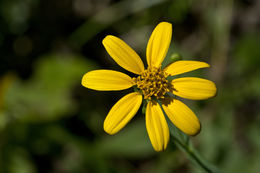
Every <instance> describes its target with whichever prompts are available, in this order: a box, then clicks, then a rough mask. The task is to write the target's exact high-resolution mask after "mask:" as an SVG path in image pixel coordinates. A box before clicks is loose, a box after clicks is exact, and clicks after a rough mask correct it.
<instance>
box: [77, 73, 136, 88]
mask: <svg viewBox="0 0 260 173" xmlns="http://www.w3.org/2000/svg"><path fill="white" fill-rule="evenodd" d="M81 83H82V85H83V86H84V87H87V88H90V89H94V90H98V91H113V90H123V89H127V88H130V87H131V86H133V81H132V78H131V77H129V76H128V75H126V74H124V73H121V72H118V71H113V70H93V71H90V72H88V73H86V74H85V75H84V76H83V78H82V82H81Z"/></svg>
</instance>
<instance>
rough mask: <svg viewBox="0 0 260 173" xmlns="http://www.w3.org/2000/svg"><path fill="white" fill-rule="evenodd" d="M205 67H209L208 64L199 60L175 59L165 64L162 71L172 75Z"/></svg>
mask: <svg viewBox="0 0 260 173" xmlns="http://www.w3.org/2000/svg"><path fill="white" fill-rule="evenodd" d="M205 67H209V64H207V63H205V62H200V61H176V62H174V63H172V64H170V65H169V66H167V67H166V68H165V69H164V71H165V72H166V73H168V74H170V75H171V76H174V75H178V74H182V73H185V72H189V71H193V70H197V69H199V68H205Z"/></svg>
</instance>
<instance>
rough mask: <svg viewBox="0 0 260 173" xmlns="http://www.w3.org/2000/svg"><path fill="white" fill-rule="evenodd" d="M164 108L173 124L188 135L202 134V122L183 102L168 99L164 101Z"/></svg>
mask: <svg viewBox="0 0 260 173" xmlns="http://www.w3.org/2000/svg"><path fill="white" fill-rule="evenodd" d="M162 107H163V110H164V111H165V113H166V114H167V116H168V117H169V119H170V120H171V122H172V123H173V124H174V125H175V126H176V127H177V128H179V129H180V130H181V131H183V132H184V133H186V134H188V135H192V136H193V135H196V134H198V133H199V132H200V122H199V120H198V118H197V117H196V115H195V114H194V113H193V112H192V110H190V109H189V108H188V106H186V105H185V104H183V103H182V102H181V101H179V100H176V99H173V98H167V99H165V100H163V102H162Z"/></svg>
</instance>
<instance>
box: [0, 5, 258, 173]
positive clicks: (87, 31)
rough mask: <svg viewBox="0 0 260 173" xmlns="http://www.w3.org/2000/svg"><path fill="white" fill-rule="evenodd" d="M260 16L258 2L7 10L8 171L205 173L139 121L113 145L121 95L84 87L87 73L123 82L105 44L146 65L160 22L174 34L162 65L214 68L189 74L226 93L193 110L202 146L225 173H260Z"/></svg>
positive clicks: (0, 88) (0, 159)
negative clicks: (110, 118)
mask: <svg viewBox="0 0 260 173" xmlns="http://www.w3.org/2000/svg"><path fill="white" fill-rule="evenodd" d="M259 12H260V1H257V0H237V1H234V0H197V1H195V0H134V1H131V0H97V1H94V0H1V1H0V52H1V55H0V60H1V62H0V172H4V173H5V172H8V173H9V172H10V173H36V172H44V173H45V172H62V173H65V172H66V173H67V172H73V173H75V172H100V173H106V172H107V173H110V172H120V173H121V172H122V173H124V172H125V173H128V172H129V173H130V172H142V173H143V172H144V173H145V172H149V173H153V172H154V173H157V172H165V173H170V172H184V173H186V172H192V173H193V172H195V173H196V172H198V173H199V172H203V171H202V170H201V169H199V168H198V167H197V166H196V165H194V164H192V163H190V162H189V160H188V159H187V158H186V155H184V154H183V153H182V152H181V151H179V150H178V149H176V146H175V145H173V142H172V141H171V142H170V144H169V147H168V148H167V150H166V151H164V152H161V153H156V152H154V150H153V149H152V146H151V144H150V141H149V139H148V135H147V132H146V129H145V122H144V116H143V114H142V113H141V110H140V111H139V112H138V114H137V115H136V117H135V118H134V119H133V120H132V121H131V122H130V123H129V124H128V125H127V126H126V127H125V128H124V129H123V130H122V131H121V132H120V133H118V134H116V135H114V136H109V135H107V134H105V132H104V131H103V129H102V126H103V120H104V118H105V116H106V114H107V112H108V111H109V109H110V108H111V107H112V105H113V104H114V103H115V102H116V101H117V100H118V99H119V98H120V97H121V96H122V95H123V94H120V93H121V92H109V93H108V92H97V91H92V90H89V89H86V88H83V87H82V86H81V77H82V76H83V74H84V73H86V72H88V71H89V70H93V69H98V68H103V69H114V70H119V71H123V69H121V68H120V67H118V66H117V65H116V63H115V62H113V60H112V59H111V58H110V57H109V55H108V54H107V53H106V51H105V49H104V48H103V47H102V39H103V38H104V37H105V36H106V35H108V34H112V35H116V36H118V37H120V38H122V39H123V40H125V41H126V42H127V43H129V44H130V45H131V46H132V47H133V48H134V49H135V50H137V52H138V53H139V54H140V55H141V57H142V59H145V48H146V44H147V41H148V38H149V35H150V33H151V31H152V29H153V28H154V27H155V26H156V25H157V24H158V23H159V22H160V21H168V22H171V23H172V24H173V42H172V44H171V46H170V50H169V53H168V55H167V58H166V60H165V62H164V65H166V64H168V63H169V62H171V61H173V60H176V58H179V55H181V57H182V58H183V59H185V60H191V59H194V60H199V61H206V62H208V63H210V64H211V68H209V69H203V70H199V71H195V72H191V73H189V74H188V75H189V76H192V75H194V76H195V75H196V76H201V77H204V78H209V79H211V80H213V81H215V82H216V84H217V87H218V95H217V96H216V97H215V98H212V99H210V100H207V101H199V102H196V103H195V102H192V101H186V100H185V101H184V102H185V103H186V104H188V105H189V106H190V107H191V108H192V109H193V111H194V112H195V113H196V114H197V115H198V117H199V119H200V120H201V124H202V131H201V133H200V134H199V135H198V136H196V137H194V138H193V137H192V138H191V141H192V142H193V143H194V146H193V147H194V148H197V149H198V150H199V151H200V152H201V155H202V157H204V158H205V159H206V160H209V161H210V162H212V163H214V164H215V165H217V166H218V167H219V168H220V169H222V170H223V172H229V173H233V172H236V173H239V172H241V173H242V172H248V173H256V172H259V170H260V165H259V162H260V138H259V131H260V111H259V109H258V108H259V106H260V99H259V98H260V87H259V86H260V70H259V65H260V49H259V45H260V32H259V31H260V28H259V26H260V18H259V15H260V14H259ZM176 55H178V56H177V57H176ZM171 132H172V133H178V130H177V129H174V127H171ZM180 137H181V138H182V137H183V136H182V134H181V133H180ZM184 138H185V136H184Z"/></svg>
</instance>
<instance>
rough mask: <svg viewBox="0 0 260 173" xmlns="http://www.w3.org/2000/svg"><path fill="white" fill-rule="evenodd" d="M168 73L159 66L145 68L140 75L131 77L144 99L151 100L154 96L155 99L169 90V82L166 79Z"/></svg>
mask: <svg viewBox="0 0 260 173" xmlns="http://www.w3.org/2000/svg"><path fill="white" fill-rule="evenodd" d="M167 76H168V74H166V73H165V72H163V71H162V70H161V69H160V68H155V67H152V68H149V67H148V69H146V70H145V71H144V72H143V73H142V74H141V75H140V76H138V77H136V78H133V79H134V82H135V83H136V85H137V88H139V89H140V90H141V91H142V93H143V95H144V99H149V100H151V97H152V96H154V97H156V98H157V99H162V98H164V95H165V94H166V93H167V92H169V91H170V90H171V83H170V82H169V81H168V80H167V79H166V78H167Z"/></svg>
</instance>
